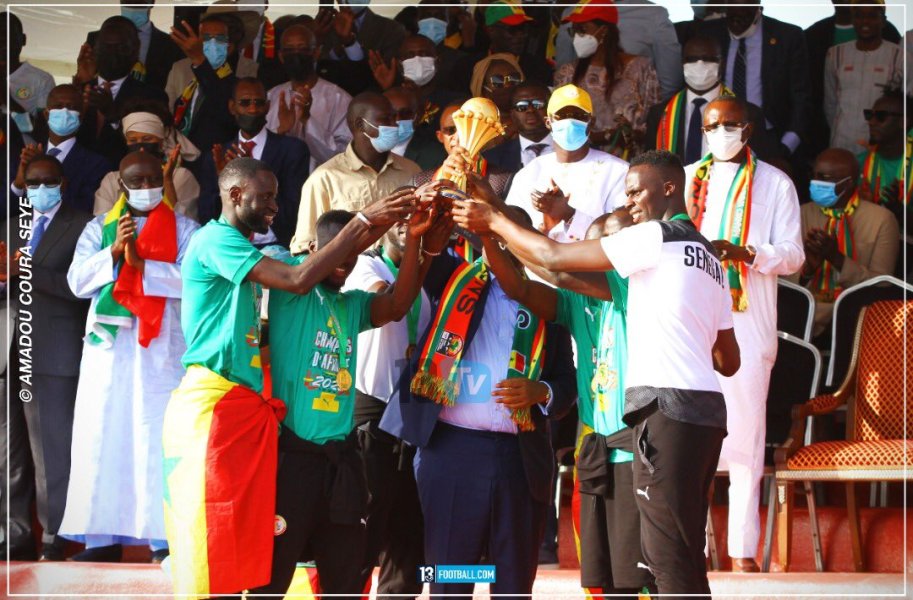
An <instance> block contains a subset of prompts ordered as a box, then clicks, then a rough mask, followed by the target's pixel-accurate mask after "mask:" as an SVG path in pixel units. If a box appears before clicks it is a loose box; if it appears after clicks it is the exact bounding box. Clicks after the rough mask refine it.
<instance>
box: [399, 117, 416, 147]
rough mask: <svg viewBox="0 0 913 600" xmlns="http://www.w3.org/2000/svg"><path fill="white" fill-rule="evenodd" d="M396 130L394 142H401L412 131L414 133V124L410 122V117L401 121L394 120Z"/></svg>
mask: <svg viewBox="0 0 913 600" xmlns="http://www.w3.org/2000/svg"><path fill="white" fill-rule="evenodd" d="M396 131H397V138H396V140H397V141H396V143H397V144H402V143H404V142H405V141H406V140H408V139H409V138H411V137H412V134H413V133H415V124H414V123H413V122H412V119H404V120H402V121H397V122H396Z"/></svg>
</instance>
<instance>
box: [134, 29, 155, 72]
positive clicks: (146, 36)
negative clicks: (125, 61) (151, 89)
mask: <svg viewBox="0 0 913 600" xmlns="http://www.w3.org/2000/svg"><path fill="white" fill-rule="evenodd" d="M137 33H138V34H139V61H140V62H141V63H143V64H146V57H147V56H148V55H149V42H150V41H151V40H152V21H146V24H145V25H143V26H142V27H140V28H139V29H137Z"/></svg>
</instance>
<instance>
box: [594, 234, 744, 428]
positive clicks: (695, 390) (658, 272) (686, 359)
mask: <svg viewBox="0 0 913 600" xmlns="http://www.w3.org/2000/svg"><path fill="white" fill-rule="evenodd" d="M601 243H602V248H603V250H604V251H605V254H606V256H607V257H608V258H609V260H610V261H612V265H613V266H614V267H615V270H616V271H617V272H618V274H619V275H621V276H622V277H627V278H629V284H628V285H629V287H628V314H627V319H628V322H627V325H628V371H627V375H626V379H625V384H626V389H625V420H626V421H628V420H631V421H632V422H631V423H629V424H633V423H636V422H637V421H638V420H639V419H638V418H637V416H636V415H635V414H634V413H637V412H638V411H639V410H641V409H643V408H646V407H647V406H649V405H651V404H652V403H653V402H654V401H658V403H659V409H660V410H661V411H662V413H663V414H665V415H666V416H668V417H669V418H671V419H675V420H677V421H683V422H686V423H693V424H696V425H709V426H714V427H721V428H723V429H725V428H726V406H725V403H724V402H723V395H722V393H720V384H719V382H718V381H717V378H716V374H715V372H714V369H713V357H712V354H711V353H712V349H713V345H714V343H715V342H716V338H717V332H719V331H720V330H723V329H731V328H732V312H731V307H732V299H731V297H730V294H729V282H728V280H727V277H726V272H725V270H724V269H723V267H722V265H721V264H720V261H719V259H718V258H717V256H716V251H715V250H714V248H713V246H711V245H710V243H709V242H708V241H707V240H706V239H705V238H704V237H703V236H701V235H700V234H699V233H698V232H697V231H696V230H695V228H694V226H693V225H691V223H690V222H684V221H650V222H647V223H641V224H639V225H635V226H633V227H628V228H626V229H623V230H622V231H619V232H618V233H616V234H615V235H611V236H608V237H604V238H602V239H601Z"/></svg>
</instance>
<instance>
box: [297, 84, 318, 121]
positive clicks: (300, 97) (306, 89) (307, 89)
mask: <svg viewBox="0 0 913 600" xmlns="http://www.w3.org/2000/svg"><path fill="white" fill-rule="evenodd" d="M313 100H314V98H313V97H312V96H311V86H309V85H307V84H306V83H303V84H302V83H293V84H292V107H294V108H295V110H296V111H297V113H298V121H299V122H301V123H302V124H303V123H305V122H307V120H308V119H309V118H310V117H311V103H312V102H313Z"/></svg>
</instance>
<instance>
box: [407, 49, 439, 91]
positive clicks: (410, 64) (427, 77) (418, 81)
mask: <svg viewBox="0 0 913 600" xmlns="http://www.w3.org/2000/svg"><path fill="white" fill-rule="evenodd" d="M434 72H435V69H434V57H432V56H414V57H412V58H407V59H406V60H404V61H403V77H405V78H406V79H408V80H409V81H412V82H415V85H417V86H419V87H421V86H423V85H425V84H426V83H428V82H429V81H431V80H432V79H434Z"/></svg>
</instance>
